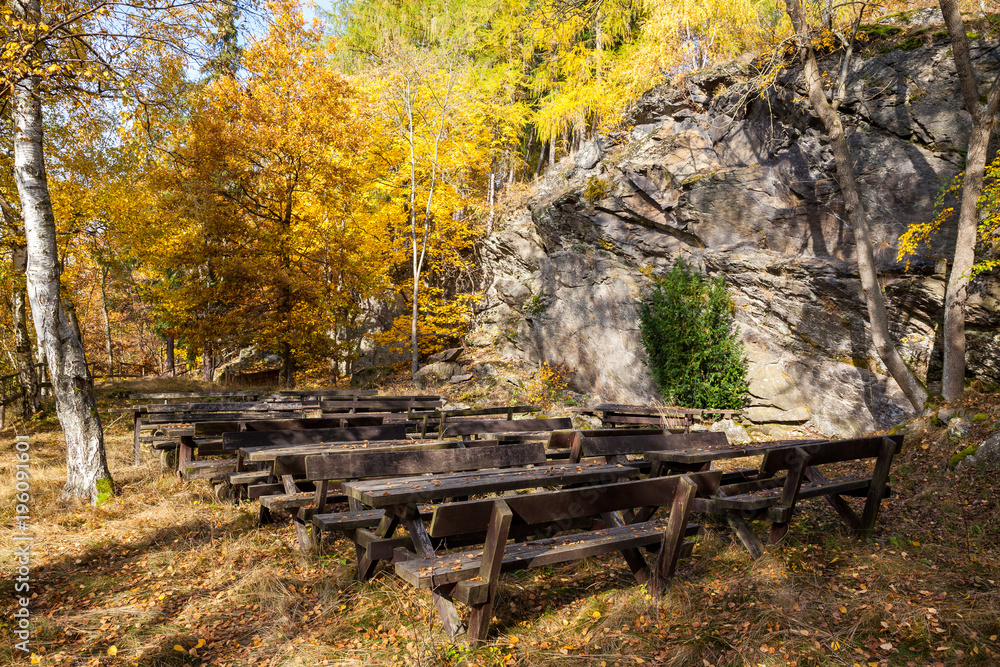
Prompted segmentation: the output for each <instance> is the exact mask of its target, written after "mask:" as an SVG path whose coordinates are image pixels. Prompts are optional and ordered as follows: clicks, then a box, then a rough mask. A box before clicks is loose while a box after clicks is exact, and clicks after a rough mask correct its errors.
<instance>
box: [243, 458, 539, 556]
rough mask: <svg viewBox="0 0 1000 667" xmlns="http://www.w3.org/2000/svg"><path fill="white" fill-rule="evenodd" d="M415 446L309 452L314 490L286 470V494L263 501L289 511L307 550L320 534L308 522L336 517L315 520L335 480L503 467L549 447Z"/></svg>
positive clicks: (334, 487)
mask: <svg viewBox="0 0 1000 667" xmlns="http://www.w3.org/2000/svg"><path fill="white" fill-rule="evenodd" d="M449 444H451V443H442V446H447V445H449ZM417 447H419V444H416V445H413V446H412V447H406V448H405V449H404V448H400V449H397V448H392V449H383V450H381V451H364V452H359V451H351V450H343V451H337V452H324V453H309V454H307V455H305V456H304V461H303V462H302V464H301V465H303V466H304V468H305V476H304V480H303V481H305V482H308V483H310V484H313V485H314V486H315V491H314V492H313V493H311V494H309V495H305V494H303V492H302V491H301V489H300V488H299V486H298V485H297V482H296V480H295V479H294V477H293V475H291V474H282V475H281V481H282V484H283V485H284V486H285V493H284V494H278V495H270V496H262V497H261V499H260V501H261V504H262V505H263V506H264V507H265V508H267V509H268V510H278V509H285V510H291V511H292V513H293V521H294V522H295V527H296V534H297V536H298V539H299V546H300V547H301V548H302V549H303V551H311V550H313V549H314V548H315V546H316V544H318V541H317V539H316V536H314V535H311V534H309V531H308V526H309V525H310V523H314V524H315V525H316V526H318V527H319V528H323V527H327V526H330V525H331V523H330V522H331V521H333V517H325V518H321V519H320V520H319V521H318V522H314V521H313V515H314V514H319V515H323V514H326V511H325V510H326V506H327V503H328V502H329V501H330V496H331V492H333V493H336V490H337V484H338V483H339V482H341V481H343V480H349V479H354V480H356V479H368V478H373V477H396V476H402V475H422V474H427V473H438V472H456V471H463V470H478V469H480V468H504V467H511V466H522V465H529V464H536V463H543V462H544V461H545V449H544V446H543V445H542V443H540V442H534V443H519V444H513V445H497V446H495V447H484V448H475V449H465V448H461V447H454V448H449V449H427V448H426V447H425V448H420V449H418V448H417ZM289 464H292V462H283V463H281V465H289ZM275 465H276V467H277V466H278V465H279V463H278V461H277V460H276V462H275ZM292 465H298V464H297V463H296V464H292ZM360 509H362V508H361V507H360V506H357V504H356V503H352V507H351V510H352V511H357V510H360Z"/></svg>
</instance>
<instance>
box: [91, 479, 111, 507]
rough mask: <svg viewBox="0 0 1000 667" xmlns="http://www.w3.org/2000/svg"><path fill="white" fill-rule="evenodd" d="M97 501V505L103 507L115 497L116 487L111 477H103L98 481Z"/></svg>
mask: <svg viewBox="0 0 1000 667" xmlns="http://www.w3.org/2000/svg"><path fill="white" fill-rule="evenodd" d="M96 486H97V501H96V502H95V503H94V504H95V505H103V504H104V503H106V502H108V501H109V500H111V499H112V498H113V497H114V495H115V485H114V483H113V482H112V481H111V478H110V477H102V478H101V479H99V480H97V484H96Z"/></svg>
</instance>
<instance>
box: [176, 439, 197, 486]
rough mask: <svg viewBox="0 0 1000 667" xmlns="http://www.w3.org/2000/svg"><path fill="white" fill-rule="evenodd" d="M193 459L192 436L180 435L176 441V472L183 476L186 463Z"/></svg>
mask: <svg viewBox="0 0 1000 667" xmlns="http://www.w3.org/2000/svg"><path fill="white" fill-rule="evenodd" d="M192 459H194V436H191V435H182V436H181V437H180V442H179V443H178V452H177V474H178V475H180V476H181V477H184V471H185V470H187V464H188V463H191V461H192Z"/></svg>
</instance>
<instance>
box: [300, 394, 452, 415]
mask: <svg viewBox="0 0 1000 667" xmlns="http://www.w3.org/2000/svg"><path fill="white" fill-rule="evenodd" d="M319 406H320V408H322V409H323V410H325V411H327V412H349V411H351V410H365V411H374V410H378V411H384V412H406V411H407V410H411V409H419V410H428V409H433V408H441V407H444V401H443V400H441V398H439V397H437V396H421V397H419V398H415V397H408V398H377V397H376V398H371V399H368V398H362V399H352V400H345V401H340V400H330V399H323V400H321V401H320V402H319Z"/></svg>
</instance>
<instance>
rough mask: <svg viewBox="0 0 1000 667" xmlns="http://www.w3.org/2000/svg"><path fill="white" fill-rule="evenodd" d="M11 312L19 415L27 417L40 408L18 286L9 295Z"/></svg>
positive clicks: (29, 336)
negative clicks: (19, 396)
mask: <svg viewBox="0 0 1000 667" xmlns="http://www.w3.org/2000/svg"><path fill="white" fill-rule="evenodd" d="M10 305H11V314H12V315H13V316H14V357H15V358H16V359H17V379H18V382H20V383H21V389H22V390H23V391H24V396H23V398H22V399H21V416H22V417H24V418H25V419H27V418H28V417H30V416H31V415H33V414H35V413H36V412H38V411H39V410H40V409H41V407H42V406H41V402H40V401H39V399H38V374H37V373H36V372H35V358H34V356H33V355H32V354H31V335H30V334H29V333H28V317H27V313H26V312H25V310H26V309H25V293H24V290H23V289H21V288H20V287H16V288H15V289H14V292H13V294H12V295H11V304H10Z"/></svg>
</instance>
